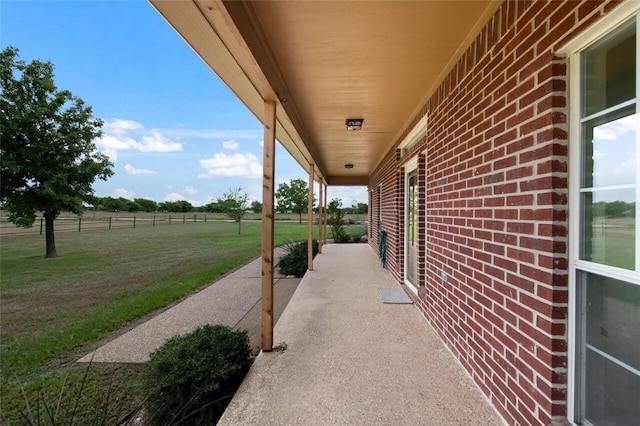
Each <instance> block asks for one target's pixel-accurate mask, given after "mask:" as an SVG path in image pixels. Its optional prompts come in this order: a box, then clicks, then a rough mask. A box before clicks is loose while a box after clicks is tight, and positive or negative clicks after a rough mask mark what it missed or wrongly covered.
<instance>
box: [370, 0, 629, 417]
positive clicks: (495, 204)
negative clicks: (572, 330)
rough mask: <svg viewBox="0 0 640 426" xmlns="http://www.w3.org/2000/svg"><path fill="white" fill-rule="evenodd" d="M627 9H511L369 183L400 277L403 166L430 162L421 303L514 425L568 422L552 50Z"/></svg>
mask: <svg viewBox="0 0 640 426" xmlns="http://www.w3.org/2000/svg"><path fill="white" fill-rule="evenodd" d="M619 3H620V2H619V1H507V2H505V3H504V4H503V5H502V7H501V8H500V9H499V10H498V11H497V13H496V14H495V15H494V17H493V18H492V19H491V20H490V21H489V23H488V24H487V26H486V27H485V28H484V29H483V31H482V32H481V34H480V35H479V36H478V38H477V39H476V40H475V41H474V42H473V43H472V45H471V46H470V47H469V49H468V50H467V51H466V53H465V54H464V55H463V57H462V58H461V59H460V61H459V62H458V63H457V65H456V66H455V67H454V68H453V69H452V71H451V73H450V74H449V75H448V76H447V77H446V78H445V80H444V81H443V82H442V84H441V85H440V87H439V88H438V89H437V90H436V92H435V93H434V94H433V96H432V97H431V98H430V99H429V101H428V102H427V104H426V105H424V107H423V108H422V111H421V113H420V114H418V116H416V117H415V118H414V124H415V123H417V122H418V121H419V119H420V118H421V117H422V116H423V115H424V114H427V115H428V130H427V134H426V136H425V138H424V140H422V141H420V142H419V143H418V144H417V145H416V146H414V147H413V148H412V149H411V151H410V152H408V153H405V154H404V155H400V152H399V150H397V149H395V148H394V150H393V151H392V152H390V153H389V155H388V156H387V158H386V159H385V161H383V162H382V164H381V166H380V167H379V169H378V170H377V171H376V172H375V173H374V175H373V176H372V179H371V181H370V190H372V191H375V190H377V188H378V186H379V185H380V184H381V185H382V188H383V218H382V226H383V227H384V228H385V229H387V231H388V232H389V240H388V247H387V268H388V269H390V271H391V272H392V274H393V275H394V276H395V277H396V278H397V279H398V280H399V281H402V280H403V279H404V278H403V258H404V251H403V247H404V245H403V232H404V226H403V225H404V205H403V200H404V165H405V163H406V162H407V161H408V160H410V159H412V158H415V157H416V156H418V155H421V153H423V152H426V157H421V158H419V160H418V173H419V182H420V185H421V189H420V191H421V192H420V199H421V201H420V204H419V206H420V209H421V212H422V215H421V216H422V219H421V220H420V222H419V226H420V227H421V230H420V231H419V232H420V236H422V237H423V241H422V242H421V246H420V248H419V251H420V253H421V256H422V257H421V258H422V259H426V261H424V262H423V263H424V264H423V265H421V268H420V271H419V277H420V283H419V284H420V289H419V302H418V307H419V309H420V310H421V311H422V312H423V314H424V315H425V317H426V318H427V320H428V321H429V322H430V323H431V324H432V326H433V327H434V328H435V330H436V331H437V332H438V333H439V335H440V336H441V338H442V339H443V340H444V341H445V343H446V345H447V346H448V347H449V348H450V350H451V351H452V352H453V353H454V355H455V356H456V357H457V358H458V360H459V361H460V362H461V364H462V365H463V366H464V368H465V369H466V370H467V371H468V372H469V374H470V375H471V376H472V378H473V379H474V381H475V382H476V383H477V384H478V386H479V387H480V388H481V390H482V392H484V394H485V395H486V396H487V397H488V398H489V399H490V400H491V402H492V403H493V404H494V406H495V407H496V409H497V410H498V412H499V413H500V415H502V416H503V418H504V419H505V420H506V421H507V422H508V423H509V424H555V423H562V422H563V421H564V419H565V418H566V414H567V413H566V393H567V388H566V367H567V315H568V261H567V258H568V247H567V234H568V209H567V198H568V175H567V163H568V123H567V105H568V93H567V72H568V69H567V61H566V58H563V57H561V56H559V55H557V54H555V53H554V52H555V51H557V50H558V48H560V47H561V46H562V45H563V44H565V43H566V42H567V41H569V40H571V39H572V38H573V37H575V36H576V35H577V34H579V33H580V32H582V31H584V30H585V28H587V27H588V26H589V25H590V24H592V23H593V22H595V21H596V20H597V19H599V18H600V17H601V16H602V15H604V14H606V13H607V12H609V11H610V10H611V9H612V8H614V7H615V6H616V5H617V4H619ZM410 130H411V129H410V128H409V129H407V130H406V132H405V133H408V132H409V131H410ZM401 140H402V137H401V138H400V139H399V140H398V141H397V143H396V146H397V144H398V143H399V142H400V141H401ZM376 193H377V192H376ZM375 199H376V201H375V202H376V203H377V197H375ZM372 207H373V208H377V206H372ZM372 232H373V234H372V235H373V236H374V237H375V241H377V234H376V233H375V232H377V225H376V224H374V225H373V226H372ZM373 240H374V238H372V242H373ZM375 249H377V247H375ZM442 274H445V275H446V280H444V279H443V278H442V276H443V275H442Z"/></svg>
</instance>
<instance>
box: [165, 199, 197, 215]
mask: <svg viewBox="0 0 640 426" xmlns="http://www.w3.org/2000/svg"><path fill="white" fill-rule="evenodd" d="M158 210H160V211H163V212H171V213H188V212H190V211H193V205H192V204H191V203H190V202H188V201H186V200H180V201H163V202H162V203H159V204H158Z"/></svg>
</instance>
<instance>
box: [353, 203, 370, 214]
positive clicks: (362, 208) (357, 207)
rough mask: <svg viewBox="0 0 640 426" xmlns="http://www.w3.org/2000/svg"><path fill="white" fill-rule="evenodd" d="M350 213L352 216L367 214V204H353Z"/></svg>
mask: <svg viewBox="0 0 640 426" xmlns="http://www.w3.org/2000/svg"><path fill="white" fill-rule="evenodd" d="M351 212H352V213H353V214H367V213H369V204H367V203H355V204H353V205H352V206H351Z"/></svg>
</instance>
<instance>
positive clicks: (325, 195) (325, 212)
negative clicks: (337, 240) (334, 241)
mask: <svg viewBox="0 0 640 426" xmlns="http://www.w3.org/2000/svg"><path fill="white" fill-rule="evenodd" d="M327 186H328V185H325V186H324V233H323V235H324V243H325V244H327V205H328V204H329V199H328V198H327V197H328V196H327Z"/></svg>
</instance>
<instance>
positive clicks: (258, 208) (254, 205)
mask: <svg viewBox="0 0 640 426" xmlns="http://www.w3.org/2000/svg"><path fill="white" fill-rule="evenodd" d="M249 209H250V210H251V211H252V212H254V213H262V203H261V202H260V201H253V202H251V207H249Z"/></svg>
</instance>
